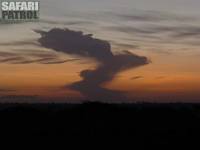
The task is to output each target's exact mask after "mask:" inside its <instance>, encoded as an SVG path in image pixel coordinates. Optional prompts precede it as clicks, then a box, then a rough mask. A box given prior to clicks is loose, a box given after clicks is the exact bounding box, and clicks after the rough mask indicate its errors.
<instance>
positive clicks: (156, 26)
mask: <svg viewBox="0 0 200 150" xmlns="http://www.w3.org/2000/svg"><path fill="white" fill-rule="evenodd" d="M199 6H200V1H199V0H168V1H166V0H57V1H55V0H41V1H40V20H39V21H38V22H24V23H16V24H9V23H3V22H0V70H1V72H0V96H8V95H18V96H21V95H25V96H39V97H42V98H47V99H48V98H55V101H56V99H57V98H60V99H63V100H65V101H67V100H69V99H70V100H74V101H76V100H82V99H86V98H93V99H95V96H94V95H96V96H97V98H96V100H98V99H100V100H103V101H106V100H107V99H108V97H109V95H110V94H111V92H112V96H113V94H114V96H116V97H118V94H120V96H121V95H124V97H126V98H124V101H125V102H126V101H130V102H135V101H147V102H200V66H199V65H200V59H199V58H200V50H199V49H200V10H199ZM58 28H59V29H58ZM66 28H67V29H69V30H66ZM56 29H57V30H56ZM51 31H54V32H52V33H51ZM75 31H81V32H82V34H81V33H80V35H78V34H77V35H75V34H76V32H75ZM43 32H44V33H43ZM43 34H44V35H45V37H43V36H42V35H43ZM87 34H89V35H88V38H87V37H86V35H87ZM92 35H93V36H92ZM65 38H66V39H65ZM70 39H71V40H73V42H74V43H76V44H75V45H73V44H71V43H70ZM97 39H98V40H97ZM52 41H53V42H52ZM73 42H72V43H73ZM95 44H97V45H95ZM109 46H111V48H109ZM93 49H94V50H93ZM91 50H93V51H91ZM93 52H94V53H93ZM97 54H98V55H97ZM107 55H111V56H107ZM107 57H108V58H107ZM91 70H92V71H91ZM84 71H85V72H86V73H85V75H82V74H83V72H84ZM102 78H103V79H102ZM97 80H99V81H97ZM92 82H95V83H92ZM96 82H97V83H96ZM79 83H80V84H79ZM83 87H85V89H82V88H83ZM104 94H105V95H106V96H108V97H106V96H105V95H104ZM112 96H111V99H115V98H114V97H112ZM117 101H118V100H117ZM121 101H122V102H124V101H123V98H121ZM112 102H113V100H112Z"/></svg>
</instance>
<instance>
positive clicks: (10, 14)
mask: <svg viewBox="0 0 200 150" xmlns="http://www.w3.org/2000/svg"><path fill="white" fill-rule="evenodd" d="M39 9H40V7H39V2H38V1H19V2H16V1H1V15H2V17H1V19H2V20H4V21H33V20H38V19H39Z"/></svg>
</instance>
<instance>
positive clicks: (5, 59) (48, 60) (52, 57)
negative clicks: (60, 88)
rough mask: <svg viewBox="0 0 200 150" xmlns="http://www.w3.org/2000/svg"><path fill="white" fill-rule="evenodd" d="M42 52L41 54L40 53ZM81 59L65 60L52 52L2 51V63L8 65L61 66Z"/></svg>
mask: <svg viewBox="0 0 200 150" xmlns="http://www.w3.org/2000/svg"><path fill="white" fill-rule="evenodd" d="M39 52H40V53H39ZM77 60H79V59H76V58H74V59H64V58H60V57H59V56H58V55H56V54H55V53H52V52H44V51H36V52H33V51H31V52H30V51H29V52H27V51H26V53H21V52H16V53H14V52H1V51H0V63H7V64H31V63H38V64H61V63H66V62H71V61H77Z"/></svg>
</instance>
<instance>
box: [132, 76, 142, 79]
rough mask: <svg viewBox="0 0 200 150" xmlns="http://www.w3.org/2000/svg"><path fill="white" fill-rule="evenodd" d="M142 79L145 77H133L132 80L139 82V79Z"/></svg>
mask: <svg viewBox="0 0 200 150" xmlns="http://www.w3.org/2000/svg"><path fill="white" fill-rule="evenodd" d="M141 78H144V77H143V76H135V77H132V78H131V80H137V79H141Z"/></svg>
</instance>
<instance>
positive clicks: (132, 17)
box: [107, 10, 198, 22]
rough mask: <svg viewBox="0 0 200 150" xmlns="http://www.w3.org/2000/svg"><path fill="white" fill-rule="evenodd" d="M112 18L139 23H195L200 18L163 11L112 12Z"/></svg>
mask: <svg viewBox="0 0 200 150" xmlns="http://www.w3.org/2000/svg"><path fill="white" fill-rule="evenodd" d="M107 14H110V15H112V16H116V17H118V18H120V19H122V20H128V21H134V22H135V21H138V22H161V21H175V22H177V21H181V22H183V21H194V20H197V19H198V18H195V17H193V16H185V15H177V14H174V13H169V12H162V11H144V10H137V11H134V12H133V13H131V14H130V13H113V12H110V13H108V12H107Z"/></svg>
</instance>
